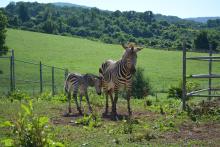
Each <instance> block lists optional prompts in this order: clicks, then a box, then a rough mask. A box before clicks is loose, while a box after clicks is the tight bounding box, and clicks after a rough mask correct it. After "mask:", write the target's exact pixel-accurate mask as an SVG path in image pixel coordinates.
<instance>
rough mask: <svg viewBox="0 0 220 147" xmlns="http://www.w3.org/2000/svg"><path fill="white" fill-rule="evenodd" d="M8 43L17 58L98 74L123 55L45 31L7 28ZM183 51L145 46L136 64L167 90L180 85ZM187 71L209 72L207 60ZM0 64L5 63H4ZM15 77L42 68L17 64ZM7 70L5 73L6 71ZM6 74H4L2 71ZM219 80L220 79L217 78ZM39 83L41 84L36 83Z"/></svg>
mask: <svg viewBox="0 0 220 147" xmlns="http://www.w3.org/2000/svg"><path fill="white" fill-rule="evenodd" d="M6 42H7V45H8V46H9V48H10V49H14V50H15V58H16V59H22V60H27V61H34V62H37V63H38V62H39V61H42V63H44V64H48V65H53V66H57V67H63V68H68V69H69V71H72V72H79V73H87V72H89V73H94V74H98V68H99V67H100V65H101V64H102V62H103V61H105V60H107V59H114V60H117V59H119V58H120V57H121V56H122V54H123V48H122V47H121V46H120V45H111V44H104V43H101V42H96V41H90V40H87V39H82V38H73V37H64V36H58V35H49V34H43V33H36V32H29V31H21V30H13V29H8V30H7V40H6ZM199 55H205V54H203V53H188V56H199ZM181 60H182V52H180V51H164V50H154V49H149V48H145V49H143V51H141V52H139V54H138V60H137V62H138V63H137V66H139V67H142V68H143V69H144V70H145V71H144V72H145V73H144V74H145V76H148V77H149V78H150V81H151V83H152V86H153V87H154V88H155V89H160V90H161V89H167V88H168V87H169V86H170V85H172V84H178V82H179V80H180V79H181V72H182V62H181ZM188 63H189V64H188V71H187V74H192V73H195V74H196V73H197V74H198V73H207V72H208V66H207V65H208V64H207V63H206V62H196V61H193V62H192V61H190V62H188ZM0 64H4V63H3V62H2V63H0ZM216 65H217V64H215V65H214V69H213V70H214V71H216V72H219V73H220V68H219V65H217V66H216ZM15 66H16V67H15V68H16V70H15V71H16V74H17V76H16V79H34V80H35V81H38V80H39V67H38V66H33V65H26V64H23V63H16V64H15ZM1 67H3V72H4V71H8V67H9V64H8V63H7V64H6V63H5V64H4V65H2V66H1ZM43 72H44V73H45V74H47V75H46V76H44V78H48V79H49V80H51V77H50V72H51V69H50V68H48V69H46V68H45V70H44V69H43ZM5 73H6V72H5ZM3 75H4V74H3ZM62 76H63V75H62V74H61V75H59V76H58V77H56V79H57V78H59V81H60V82H58V83H59V86H63V85H62V84H63V77H62ZM217 82H219V81H217ZM37 86H39V85H38V84H37Z"/></svg>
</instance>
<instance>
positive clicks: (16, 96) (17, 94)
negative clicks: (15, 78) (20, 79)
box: [9, 89, 30, 101]
mask: <svg viewBox="0 0 220 147" xmlns="http://www.w3.org/2000/svg"><path fill="white" fill-rule="evenodd" d="M9 97H10V99H11V101H13V100H19V101H21V100H29V99H30V96H29V95H28V94H27V93H25V92H23V91H21V90H18V89H17V90H15V91H14V92H12V93H10V94H9Z"/></svg>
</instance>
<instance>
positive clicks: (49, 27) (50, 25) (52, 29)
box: [42, 20, 57, 33]
mask: <svg viewBox="0 0 220 147" xmlns="http://www.w3.org/2000/svg"><path fill="white" fill-rule="evenodd" d="M42 28H43V30H44V31H45V32H46V33H56V32H57V26H56V23H55V22H53V21H52V20H47V21H46V22H45V23H44V24H43V27H42Z"/></svg>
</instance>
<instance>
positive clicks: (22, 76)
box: [0, 50, 68, 95]
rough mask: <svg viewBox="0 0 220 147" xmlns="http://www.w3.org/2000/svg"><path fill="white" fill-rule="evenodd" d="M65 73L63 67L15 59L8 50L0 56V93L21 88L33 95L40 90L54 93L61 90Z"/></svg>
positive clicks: (65, 70) (11, 51)
mask: <svg viewBox="0 0 220 147" xmlns="http://www.w3.org/2000/svg"><path fill="white" fill-rule="evenodd" d="M67 73H68V71H67V69H64V68H58V67H54V66H49V65H46V64H43V63H42V62H32V61H27V60H21V59H17V58H16V57H15V55H14V51H13V50H10V51H9V52H8V53H7V54H6V55H3V56H1V57H0V94H1V95H5V94H8V93H9V92H13V91H15V90H22V91H24V92H27V93H30V94H33V95H36V94H39V93H42V92H51V94H53V95H54V94H57V93H60V92H62V91H63V83H64V80H65V76H66V75H67Z"/></svg>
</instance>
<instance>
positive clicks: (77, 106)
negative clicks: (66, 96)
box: [73, 93, 82, 115]
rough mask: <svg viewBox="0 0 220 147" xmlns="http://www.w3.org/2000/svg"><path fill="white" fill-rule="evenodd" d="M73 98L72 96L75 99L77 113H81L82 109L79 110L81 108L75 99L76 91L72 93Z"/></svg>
mask: <svg viewBox="0 0 220 147" xmlns="http://www.w3.org/2000/svg"><path fill="white" fill-rule="evenodd" d="M73 98H74V100H75V103H76V108H77V110H78V111H79V114H80V115H82V110H81V108H80V107H79V104H78V100H77V93H73Z"/></svg>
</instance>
